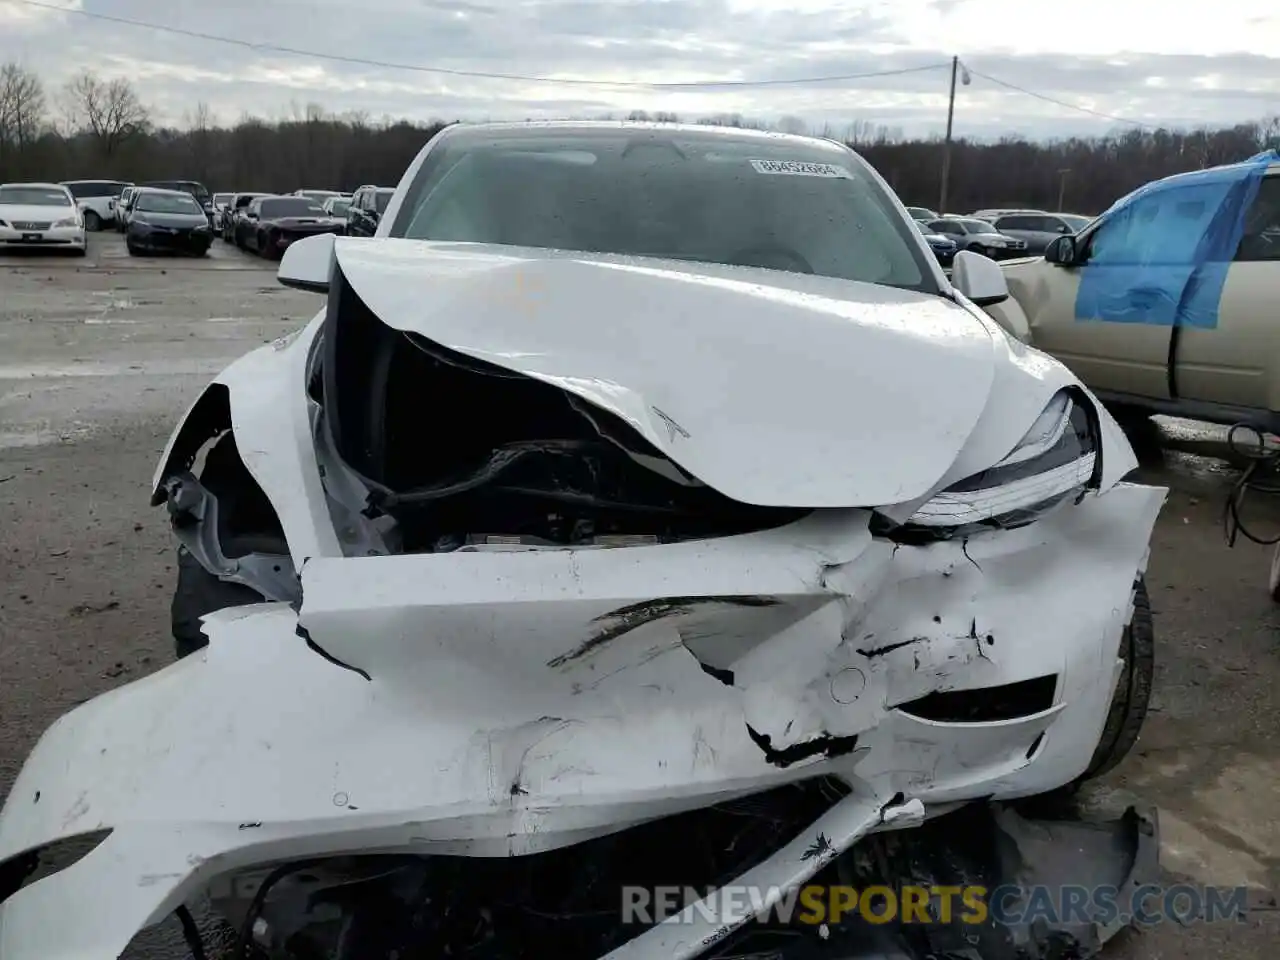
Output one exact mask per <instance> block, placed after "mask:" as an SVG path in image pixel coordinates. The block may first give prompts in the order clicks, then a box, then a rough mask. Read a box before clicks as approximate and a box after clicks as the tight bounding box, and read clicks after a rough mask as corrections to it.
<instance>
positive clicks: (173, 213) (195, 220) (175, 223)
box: [124, 187, 213, 257]
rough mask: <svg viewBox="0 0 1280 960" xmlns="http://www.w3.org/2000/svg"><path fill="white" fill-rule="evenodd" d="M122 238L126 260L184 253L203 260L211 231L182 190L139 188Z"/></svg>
mask: <svg viewBox="0 0 1280 960" xmlns="http://www.w3.org/2000/svg"><path fill="white" fill-rule="evenodd" d="M124 237H125V246H126V247H127V248H128V250H129V255H130V256H134V257H136V256H140V255H142V254H146V253H185V254H190V255H192V256H197V257H203V256H204V255H205V254H206V253H208V252H209V247H210V245H211V244H212V243H213V228H212V227H210V226H209V218H208V216H207V214H206V213H205V211H204V209H203V208H202V207H201V206H200V204H199V203H198V202H197V201H196V198H195V197H193V196H192V195H191V194H190V193H188V192H186V191H185V190H158V189H154V188H151V187H139V188H138V189H137V191H136V192H135V193H134V196H133V199H132V204H131V208H130V212H129V220H128V223H127V225H126V226H125V233H124Z"/></svg>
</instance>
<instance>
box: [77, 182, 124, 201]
mask: <svg viewBox="0 0 1280 960" xmlns="http://www.w3.org/2000/svg"><path fill="white" fill-rule="evenodd" d="M66 187H67V189H68V190H70V191H71V195H72V196H73V197H75V198H76V199H77V200H92V199H95V198H97V197H118V196H120V192H121V191H122V190H123V189H124V187H123V186H122V185H121V184H119V183H115V182H113V181H110V180H86V181H84V182H83V183H68V184H66Z"/></svg>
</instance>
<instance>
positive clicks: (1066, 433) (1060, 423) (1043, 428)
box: [898, 390, 1098, 539]
mask: <svg viewBox="0 0 1280 960" xmlns="http://www.w3.org/2000/svg"><path fill="white" fill-rule="evenodd" d="M1097 465H1098V435H1097V428H1096V426H1095V420H1094V417H1093V416H1092V414H1091V412H1090V410H1089V409H1088V407H1087V406H1085V405H1084V404H1083V403H1081V402H1080V401H1078V400H1077V398H1076V397H1075V396H1073V395H1072V394H1071V393H1070V392H1068V391H1065V390H1064V391H1062V392H1060V393H1058V394H1056V395H1055V396H1054V398H1053V399H1052V400H1051V401H1049V405H1048V406H1047V407H1045V409H1044V412H1043V413H1041V414H1040V416H1039V417H1038V418H1037V419H1036V421H1035V423H1033V424H1032V425H1031V429H1030V430H1028V431H1027V434H1026V436H1024V437H1023V438H1022V440H1021V441H1019V443H1018V445H1017V446H1016V447H1014V448H1013V450H1012V451H1010V453H1009V454H1008V455H1007V456H1006V457H1005V458H1004V459H1003V460H1001V461H1000V462H999V463H997V464H996V465H995V466H993V467H990V468H989V469H987V470H983V471H982V472H981V473H977V474H974V475H973V476H972V477H968V478H966V479H964V480H961V481H960V482H959V483H956V484H952V485H951V486H950V487H948V488H947V489H946V490H943V491H942V492H940V493H938V494H935V495H934V496H933V498H932V499H930V500H929V501H928V502H927V503H925V504H924V506H922V507H920V509H918V510H917V511H916V512H915V513H914V514H913V515H912V517H911V519H909V520H908V521H907V522H906V523H905V524H903V526H902V527H899V528H898V532H900V533H908V532H909V531H912V530H914V531H915V533H916V535H917V536H920V535H923V538H924V539H946V538H948V537H954V536H957V535H963V534H969V533H977V532H980V531H981V530H984V529H992V528H1009V527H1018V526H1022V525H1024V524H1027V523H1031V522H1032V521H1033V520H1035V519H1036V518H1037V517H1039V516H1041V515H1042V514H1043V513H1044V512H1045V511H1046V510H1049V509H1051V508H1052V507H1055V506H1057V505H1058V504H1060V503H1064V502H1066V501H1068V500H1074V499H1078V498H1079V497H1080V496H1081V495H1083V494H1084V492H1085V491H1086V490H1087V489H1088V488H1089V485H1090V483H1091V482H1092V481H1093V478H1094V476H1095V472H1096V468H1097Z"/></svg>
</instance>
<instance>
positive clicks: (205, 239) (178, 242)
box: [129, 227, 213, 253]
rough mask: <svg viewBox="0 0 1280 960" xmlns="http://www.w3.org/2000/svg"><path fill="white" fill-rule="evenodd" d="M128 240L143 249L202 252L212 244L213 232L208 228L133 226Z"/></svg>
mask: <svg viewBox="0 0 1280 960" xmlns="http://www.w3.org/2000/svg"><path fill="white" fill-rule="evenodd" d="M129 242H130V243H132V244H133V245H134V246H136V247H141V248H143V249H145V250H157V251H172V252H176V253H204V252H205V251H206V250H208V249H209V247H210V246H211V245H212V244H213V234H212V233H211V232H210V231H209V230H202V231H196V230H170V229H164V228H152V229H151V230H139V229H137V228H136V227H134V228H130V230H129Z"/></svg>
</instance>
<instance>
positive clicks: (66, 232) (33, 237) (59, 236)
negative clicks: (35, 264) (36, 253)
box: [0, 224, 85, 250]
mask: <svg viewBox="0 0 1280 960" xmlns="http://www.w3.org/2000/svg"><path fill="white" fill-rule="evenodd" d="M19 247H21V248H29V249H36V248H48V247H54V248H57V247H61V248H63V249H77V250H83V249H85V235H84V228H83V227H57V228H54V227H44V228H42V229H39V230H18V229H16V228H14V227H13V226H10V225H7V224H6V225H5V226H0V248H3V249H10V248H19Z"/></svg>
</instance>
